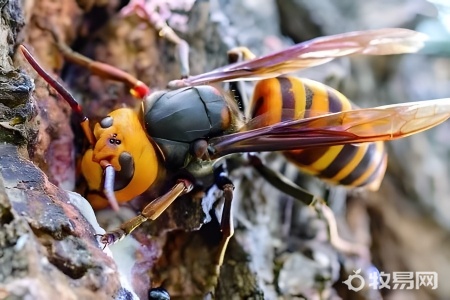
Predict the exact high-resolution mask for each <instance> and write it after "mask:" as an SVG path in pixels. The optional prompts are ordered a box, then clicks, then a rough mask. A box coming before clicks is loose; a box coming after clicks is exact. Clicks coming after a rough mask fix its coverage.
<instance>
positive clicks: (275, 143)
mask: <svg viewBox="0 0 450 300" xmlns="http://www.w3.org/2000/svg"><path fill="white" fill-rule="evenodd" d="M449 117H450V98H445V99H437V100H428V101H420V102H410V103H401V104H393V105H386V106H380V107H375V108H367V109H357V110H351V111H344V112H338V113H332V114H327V115H322V116H317V117H312V118H306V119H299V120H290V121H285V122H280V123H277V124H275V125H270V126H266V127H262V128H257V129H252V130H248V131H243V132H238V133H234V134H230V135H225V136H221V137H216V138H212V139H210V140H209V143H210V147H211V148H210V149H211V150H212V152H213V154H212V156H213V157H214V158H217V157H221V156H223V155H226V154H230V153H236V152H253V151H285V150H294V149H306V148H311V147H321V146H333V145H343V144H354V143H363V142H373V141H387V140H394V139H398V138H402V137H406V136H409V135H412V134H415V133H418V132H421V131H424V130H427V129H429V128H431V127H434V126H436V125H438V124H440V123H442V122H444V121H445V120H447V119H448V118H449Z"/></svg>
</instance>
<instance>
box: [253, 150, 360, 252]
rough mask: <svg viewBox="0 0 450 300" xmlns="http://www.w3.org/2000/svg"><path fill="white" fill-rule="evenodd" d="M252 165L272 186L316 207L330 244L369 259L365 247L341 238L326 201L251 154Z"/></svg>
mask: <svg viewBox="0 0 450 300" xmlns="http://www.w3.org/2000/svg"><path fill="white" fill-rule="evenodd" d="M249 160H250V164H251V165H252V166H253V167H254V168H255V169H256V170H257V171H258V173H259V174H260V175H261V176H262V177H263V178H264V179H266V180H267V181H268V182H269V183H270V184H271V185H273V186H274V187H276V188H277V189H278V190H280V191H281V192H283V193H286V194H287V195H289V196H292V197H293V198H294V199H297V200H300V201H301V202H302V203H304V204H306V205H310V206H312V207H314V209H315V210H316V212H317V213H318V214H319V216H321V217H323V219H324V220H325V222H326V224H327V226H328V234H329V238H330V244H331V245H333V247H335V248H336V249H337V250H339V251H341V252H342V253H347V254H354V255H359V256H361V257H367V255H368V253H367V249H366V247H365V246H363V245H360V244H356V243H351V242H348V241H346V240H344V239H343V238H341V237H340V236H339V232H338V228H337V222H336V217H335V216H334V213H333V211H332V210H331V208H330V207H328V205H327V204H326V203H325V201H324V200H323V199H321V198H319V197H317V196H315V195H313V194H311V193H309V192H308V191H306V190H304V189H302V188H301V187H299V186H298V185H296V184H295V183H294V182H292V181H291V180H290V179H288V178H287V177H285V176H283V174H281V173H279V172H276V171H274V170H272V169H270V168H268V167H267V166H266V165H264V164H263V163H262V161H261V159H260V158H259V157H257V156H256V155H252V154H249Z"/></svg>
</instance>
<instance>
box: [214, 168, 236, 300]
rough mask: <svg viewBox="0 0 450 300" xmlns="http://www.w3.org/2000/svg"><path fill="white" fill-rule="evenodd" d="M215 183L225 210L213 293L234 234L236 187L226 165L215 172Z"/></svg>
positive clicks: (221, 225) (216, 259) (216, 258)
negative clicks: (232, 209) (233, 203)
mask: <svg viewBox="0 0 450 300" xmlns="http://www.w3.org/2000/svg"><path fill="white" fill-rule="evenodd" d="M214 178H215V183H216V185H217V187H218V188H219V189H221V190H222V191H223V198H224V203H223V208H222V218H221V220H220V231H221V235H222V236H221V240H220V243H219V246H218V248H217V253H216V255H215V261H214V264H215V267H216V269H215V274H214V276H212V277H211V279H210V281H209V284H208V285H209V286H208V288H207V289H208V290H209V291H210V292H211V293H212V292H213V290H214V288H215V287H216V286H217V281H218V279H219V274H220V267H221V266H222V264H223V260H224V257H225V252H226V250H227V246H228V242H229V241H230V238H231V237H232V236H233V234H234V225H233V215H232V211H231V204H232V202H233V190H234V185H233V183H232V182H231V180H230V179H229V178H228V177H227V174H226V171H225V169H224V165H220V166H218V167H216V168H215V170H214Z"/></svg>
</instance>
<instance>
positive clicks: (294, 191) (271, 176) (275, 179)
mask: <svg viewBox="0 0 450 300" xmlns="http://www.w3.org/2000/svg"><path fill="white" fill-rule="evenodd" d="M248 158H249V162H250V164H251V165H252V166H253V167H254V168H255V169H256V171H258V173H259V174H260V175H261V176H262V177H263V178H264V179H265V180H267V182H269V183H270V184H271V185H273V186H274V187H275V188H277V189H278V190H280V191H282V192H283V193H285V194H287V195H289V196H292V197H293V198H294V199H297V200H300V201H301V202H302V203H304V204H306V205H311V204H313V203H314V202H315V201H317V200H319V198H318V197H317V196H315V195H313V194H311V193H310V192H308V191H307V190H305V189H302V188H301V187H299V186H298V185H297V184H295V183H294V182H292V181H291V180H290V179H288V178H287V177H286V176H284V175H283V174H281V173H279V172H277V171H275V170H272V169H271V168H269V167H267V166H266V165H264V164H263V162H262V161H261V159H260V158H259V157H258V156H256V155H253V154H249V155H248Z"/></svg>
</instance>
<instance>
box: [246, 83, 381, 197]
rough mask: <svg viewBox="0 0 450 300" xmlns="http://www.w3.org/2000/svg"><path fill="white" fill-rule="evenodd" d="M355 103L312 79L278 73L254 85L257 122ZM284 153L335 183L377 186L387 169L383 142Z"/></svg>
mask: <svg viewBox="0 0 450 300" xmlns="http://www.w3.org/2000/svg"><path fill="white" fill-rule="evenodd" d="M352 107H355V105H354V104H352V103H351V102H350V101H349V100H348V99H347V98H346V97H345V96H344V95H342V94H341V93H340V92H338V91H336V90H334V89H332V88H330V87H328V86H326V85H324V84H321V83H319V82H315V81H312V80H309V79H303V78H302V79H300V78H296V77H277V78H270V79H265V80H262V81H260V82H258V84H257V85H256V87H255V93H254V95H253V100H252V103H251V107H250V108H251V111H250V112H251V117H252V118H255V117H258V116H261V115H264V114H265V115H266V116H265V117H263V121H262V122H259V123H258V126H267V125H271V124H275V123H278V122H280V121H282V120H287V119H300V118H306V117H313V116H318V115H323V114H326V113H329V112H339V111H345V110H351V109H352ZM283 154H284V155H285V156H286V157H287V158H288V159H289V160H290V161H291V162H292V163H294V164H295V165H297V166H298V167H299V168H300V169H302V170H304V171H306V172H307V173H310V174H312V175H315V176H317V177H319V178H322V179H324V180H327V181H330V182H332V183H334V184H341V185H346V186H351V187H359V186H366V187H368V188H370V189H373V190H376V189H378V187H379V185H380V183H381V180H382V179H383V176H384V173H385V171H386V159H387V156H386V151H385V147H384V143H383V142H376V143H362V144H357V145H356V144H354V145H343V146H332V147H320V148H310V149H306V150H294V151H287V152H283Z"/></svg>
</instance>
